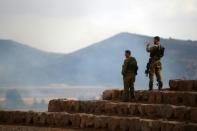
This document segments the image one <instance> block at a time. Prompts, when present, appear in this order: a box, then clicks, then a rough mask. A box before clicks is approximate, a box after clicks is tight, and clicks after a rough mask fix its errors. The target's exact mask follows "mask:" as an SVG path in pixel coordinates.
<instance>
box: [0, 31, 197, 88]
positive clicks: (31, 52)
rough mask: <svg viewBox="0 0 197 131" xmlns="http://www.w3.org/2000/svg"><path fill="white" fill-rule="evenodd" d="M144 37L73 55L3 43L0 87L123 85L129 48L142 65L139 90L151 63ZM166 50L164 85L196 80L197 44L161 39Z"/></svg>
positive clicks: (121, 38)
mask: <svg viewBox="0 0 197 131" xmlns="http://www.w3.org/2000/svg"><path fill="white" fill-rule="evenodd" d="M147 40H149V41H151V40H152V38H151V37H148V36H143V35H137V34H131V33H120V34H117V35H115V36H113V37H111V38H108V39H106V40H103V41H100V42H98V43H95V44H93V45H91V46H88V47H86V48H83V49H81V50H78V51H75V52H73V53H70V54H54V53H48V52H43V51H40V50H37V49H34V48H31V47H28V46H24V45H21V44H19V43H16V42H13V41H8V40H7V41H5V40H1V41H0V60H1V61H0V84H1V83H2V84H3V83H5V84H50V83H65V84H76V85H81V84H84V85H86V84H93V85H107V86H121V85H122V76H121V74H120V71H121V67H122V63H123V59H124V51H125V50H126V49H130V50H131V51H132V55H133V56H135V57H136V59H137V61H138V65H139V71H138V76H137V79H136V86H137V87H145V86H146V85H147V83H148V81H147V78H146V77H145V74H144V70H145V67H146V63H147V61H148V54H147V53H146V51H145V46H146V45H145V41H147ZM161 43H162V45H163V46H165V48H166V52H165V56H164V58H163V59H162V62H163V76H164V81H165V84H166V85H167V84H168V80H169V79H176V78H186V79H196V78H197V61H196V60H197V52H196V50H197V41H189V40H188V41H185V40H176V39H161Z"/></svg>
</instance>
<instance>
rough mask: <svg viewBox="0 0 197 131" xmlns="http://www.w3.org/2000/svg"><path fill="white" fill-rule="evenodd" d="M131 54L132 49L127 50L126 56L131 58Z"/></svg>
mask: <svg viewBox="0 0 197 131" xmlns="http://www.w3.org/2000/svg"><path fill="white" fill-rule="evenodd" d="M130 56H131V51H130V50H125V57H126V58H129V57H130Z"/></svg>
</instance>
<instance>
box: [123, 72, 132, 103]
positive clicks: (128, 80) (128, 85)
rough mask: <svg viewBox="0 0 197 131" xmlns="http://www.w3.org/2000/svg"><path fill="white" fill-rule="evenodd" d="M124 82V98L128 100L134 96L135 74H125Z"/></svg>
mask: <svg viewBox="0 0 197 131" xmlns="http://www.w3.org/2000/svg"><path fill="white" fill-rule="evenodd" d="M123 82H124V91H123V100H124V101H128V100H129V99H132V98H134V82H135V75H127V76H124V77H123Z"/></svg>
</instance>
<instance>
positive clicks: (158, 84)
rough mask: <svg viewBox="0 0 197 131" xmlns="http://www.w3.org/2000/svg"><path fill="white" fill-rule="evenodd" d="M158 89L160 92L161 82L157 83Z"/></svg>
mask: <svg viewBox="0 0 197 131" xmlns="http://www.w3.org/2000/svg"><path fill="white" fill-rule="evenodd" d="M157 86H158V89H159V90H161V89H162V87H163V82H162V81H158V83H157Z"/></svg>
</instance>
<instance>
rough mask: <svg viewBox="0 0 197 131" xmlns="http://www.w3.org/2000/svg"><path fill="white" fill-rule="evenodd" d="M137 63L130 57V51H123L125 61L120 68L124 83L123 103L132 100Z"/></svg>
mask: <svg viewBox="0 0 197 131" xmlns="http://www.w3.org/2000/svg"><path fill="white" fill-rule="evenodd" d="M137 70H138V66H137V61H136V59H135V58H134V57H131V52H130V50H126V51H125V60H124V64H123V66H122V75H123V82H124V91H123V101H125V102H127V101H129V99H130V100H131V99H133V98H134V82H135V76H136V75H137Z"/></svg>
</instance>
